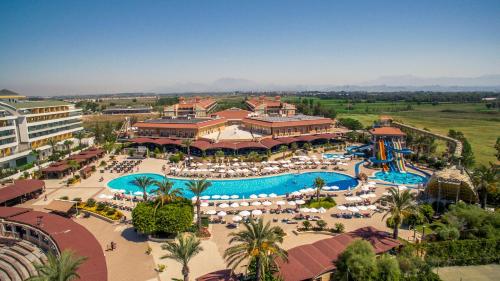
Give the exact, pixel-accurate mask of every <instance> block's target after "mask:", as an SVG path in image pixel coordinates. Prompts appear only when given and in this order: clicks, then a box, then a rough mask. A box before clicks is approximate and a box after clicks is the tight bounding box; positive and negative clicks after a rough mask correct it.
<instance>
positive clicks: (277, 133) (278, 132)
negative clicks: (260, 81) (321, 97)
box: [243, 114, 334, 138]
mask: <svg viewBox="0 0 500 281" xmlns="http://www.w3.org/2000/svg"><path fill="white" fill-rule="evenodd" d="M333 125H334V124H333V120H332V119H330V118H324V117H317V116H308V115H301V114H300V115H293V116H284V117H279V116H262V117H260V116H259V117H250V118H244V119H243V126H244V127H245V129H246V130H248V131H250V132H252V133H260V134H263V135H271V136H272V137H274V138H278V137H290V136H300V135H311V134H324V133H331V132H332V128H333V127H334V126H333Z"/></svg>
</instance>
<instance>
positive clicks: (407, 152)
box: [391, 148, 413, 154]
mask: <svg viewBox="0 0 500 281" xmlns="http://www.w3.org/2000/svg"><path fill="white" fill-rule="evenodd" d="M391 150H392V151H394V152H397V153H401V154H412V153H413V151H412V150H411V149H408V148H403V149H395V148H392V149H391Z"/></svg>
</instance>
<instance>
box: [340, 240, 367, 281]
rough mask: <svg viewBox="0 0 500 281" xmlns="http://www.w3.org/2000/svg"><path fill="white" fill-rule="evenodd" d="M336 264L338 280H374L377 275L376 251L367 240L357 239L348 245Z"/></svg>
mask: <svg viewBox="0 0 500 281" xmlns="http://www.w3.org/2000/svg"><path fill="white" fill-rule="evenodd" d="M335 264H336V266H337V272H335V276H336V280H343V281H344V280H345V281H349V280H373V279H374V278H375V277H376V273H377V264H376V260H375V251H374V250H373V247H372V245H371V244H370V242H368V241H366V240H356V241H354V242H353V243H352V244H350V245H349V246H347V248H346V249H345V251H344V252H342V253H341V254H340V256H339V258H338V260H337V262H336V263H335Z"/></svg>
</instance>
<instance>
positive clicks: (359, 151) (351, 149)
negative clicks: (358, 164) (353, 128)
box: [347, 143, 372, 157]
mask: <svg viewBox="0 0 500 281" xmlns="http://www.w3.org/2000/svg"><path fill="white" fill-rule="evenodd" d="M371 148H372V145H371V144H370V143H369V144H365V145H361V146H352V147H349V148H347V153H348V154H352V155H356V156H361V157H365V153H364V152H362V151H364V150H369V149H371Z"/></svg>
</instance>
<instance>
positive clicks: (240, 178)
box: [105, 170, 363, 201]
mask: <svg viewBox="0 0 500 281" xmlns="http://www.w3.org/2000/svg"><path fill="white" fill-rule="evenodd" d="M306 173H332V174H339V175H343V176H346V177H350V178H351V179H353V180H355V181H356V185H355V186H353V187H352V188H350V189H345V190H335V191H332V190H331V191H328V192H332V193H338V192H345V191H353V190H356V189H358V188H359V187H360V186H361V185H362V184H363V183H362V182H361V181H360V180H359V179H358V178H357V177H356V176H352V175H349V174H347V173H343V172H338V171H323V170H306V171H301V172H298V173H290V172H288V173H279V174H274V175H264V176H250V177H244V178H242V177H235V178H186V177H175V176H170V175H168V176H167V175H164V174H160V173H154V172H142V173H130V174H122V175H120V176H118V177H116V178H113V179H110V180H108V181H106V182H105V184H106V188H107V189H108V190H118V189H116V188H112V187H110V186H109V183H110V182H111V181H113V180H116V179H118V178H121V177H124V176H134V175H144V174H152V175H157V176H161V177H166V178H171V179H176V180H200V179H207V180H217V181H224V180H233V181H234V180H246V179H260V178H269V177H275V176H283V175H294V174H295V175H297V174H306ZM284 197H286V194H282V195H277V196H276V198H284ZM260 199H269V198H257V200H260ZM210 200H211V201H212V200H213V201H228V200H231V201H237V200H255V199H250V198H239V199H228V200H225V199H210Z"/></svg>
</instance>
